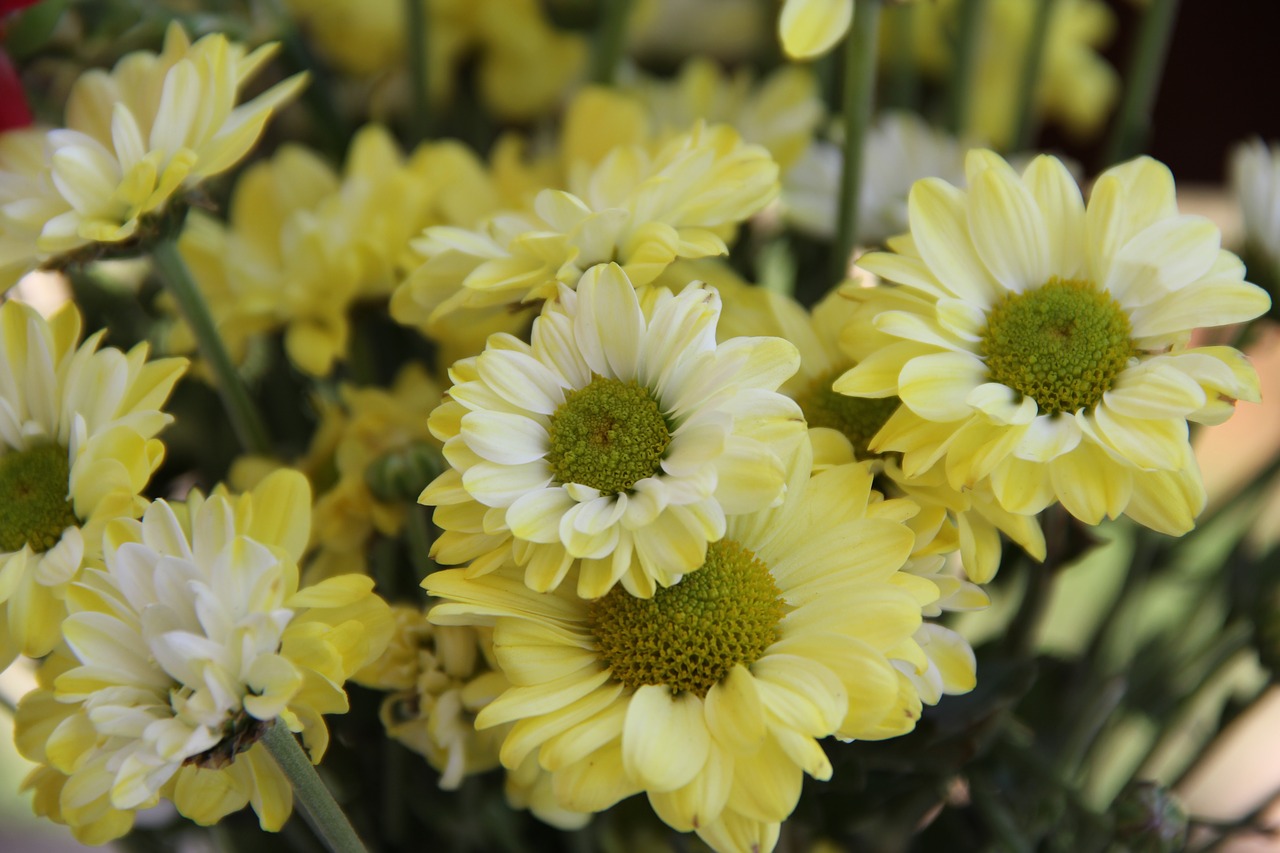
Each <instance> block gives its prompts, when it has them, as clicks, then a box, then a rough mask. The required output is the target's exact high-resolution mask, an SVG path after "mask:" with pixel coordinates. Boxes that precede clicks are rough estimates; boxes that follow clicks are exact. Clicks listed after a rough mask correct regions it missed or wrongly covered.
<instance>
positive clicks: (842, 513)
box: [424, 444, 938, 851]
mask: <svg viewBox="0 0 1280 853" xmlns="http://www.w3.org/2000/svg"><path fill="white" fill-rule="evenodd" d="M790 461H791V462H792V463H793V464H792V465H791V466H790V481H789V484H788V489H787V492H786V498H785V500H784V502H783V503H782V504H781V505H780V506H775V507H769V508H764V509H761V510H759V511H757V512H754V513H748V514H744V515H739V516H735V517H733V518H731V519H729V521H728V525H727V529H726V531H725V535H724V537H723V538H722V539H720V540H718V541H717V542H715V543H713V544H712V545H711V546H710V547H709V548H708V550H707V554H706V559H705V563H704V565H702V566H701V567H700V568H698V570H697V571H694V572H691V573H689V574H687V575H686V576H685V577H684V578H683V579H682V580H681V581H680V582H679V583H677V584H675V585H674V586H670V587H666V588H663V589H659V590H658V591H657V592H656V593H655V594H654V595H653V596H652V597H651V598H647V599H646V598H637V597H635V596H633V595H631V594H630V593H628V592H627V591H626V590H625V589H623V588H621V587H617V588H614V589H613V590H612V591H611V592H609V593H608V594H607V595H605V596H603V597H601V598H598V599H596V600H593V601H587V600H584V599H582V598H579V597H578V596H575V595H573V594H571V593H569V592H568V591H565V590H557V591H556V592H553V593H550V594H545V593H544V594H539V593H537V592H534V591H533V590H530V589H529V588H528V587H527V586H526V585H525V584H523V583H522V582H521V579H520V578H519V576H518V575H514V574H513V573H511V572H510V571H509V570H500V571H497V572H493V573H490V574H486V575H483V576H479V577H468V574H467V572H465V571H463V570H449V571H442V572H435V573H433V574H431V575H429V576H428V577H427V579H426V581H425V582H424V586H426V587H427V589H428V590H429V591H430V592H432V593H433V594H435V595H438V596H440V597H441V598H443V599H444V603H442V604H439V605H437V606H436V607H435V608H434V609H433V610H432V611H431V614H430V618H431V620H432V621H433V622H435V623H437V624H468V625H469V624H486V625H492V626H493V643H494V656H495V658H496V659H497V662H498V665H499V666H500V667H501V670H502V672H503V673H504V674H505V675H506V677H507V678H508V679H509V680H510V682H511V684H512V686H511V687H510V688H508V689H507V690H506V691H504V692H503V693H502V694H501V695H500V696H498V697H497V698H496V699H494V700H493V701H492V702H491V703H489V705H487V706H486V707H485V708H484V709H483V710H482V711H481V712H480V713H479V714H478V715H477V718H476V725H477V726H478V727H479V728H482V729H486V728H489V727H493V726H500V725H503V724H507V723H514V726H513V728H512V729H511V731H510V733H509V734H508V735H507V737H506V739H505V740H504V742H503V745H502V750H501V753H500V758H501V760H502V763H503V764H504V765H505V766H507V767H516V766H519V765H520V764H521V763H522V762H524V761H525V760H526V759H527V758H529V757H530V756H535V755H536V757H537V761H538V762H539V764H540V765H541V766H542V767H543V769H545V770H547V771H549V772H550V773H551V775H552V789H553V791H554V793H555V796H556V798H557V800H558V801H559V802H560V803H561V804H562V805H564V806H566V807H569V808H572V809H575V810H581V811H599V810H602V809H605V808H608V807H609V806H611V805H612V804H613V803H615V802H617V801H618V800H620V799H622V798H624V797H628V796H630V795H632V794H635V793H638V792H644V793H646V794H647V795H648V798H649V802H650V803H651V805H652V806H653V808H654V810H655V811H656V812H657V814H658V815H659V816H660V817H661V818H662V819H663V820H664V821H666V822H667V823H668V824H669V825H671V826H672V827H674V828H675V829H677V830H680V831H684V832H689V831H696V832H697V833H698V835H699V836H700V837H701V838H702V839H703V840H705V841H706V842H707V843H709V844H710V845H711V846H712V847H713V848H715V849H717V850H722V851H730V850H747V849H760V850H769V849H771V848H772V846H773V844H774V843H775V842H776V840H777V837H778V829H779V824H780V822H781V821H782V820H784V819H786V817H787V816H788V815H789V814H790V813H791V811H792V809H793V808H794V807H795V804H796V801H797V799H798V797H799V795H800V787H801V783H802V779H803V777H804V775H805V774H806V773H807V774H809V775H810V776H813V777H815V778H818V779H827V778H829V777H830V776H831V773H832V768H831V764H830V763H829V762H828V760H827V757H826V755H825V754H824V752H823V750H822V747H821V746H820V745H819V743H818V739H820V738H824V737H827V736H830V735H835V736H836V737H839V738H843V739H854V738H879V737H886V736H891V735H893V734H898V733H901V732H902V731H904V730H909V729H910V727H911V726H912V725H913V724H914V720H915V717H916V716H918V707H919V697H918V695H915V694H914V692H913V687H912V685H911V683H910V681H909V680H906V679H904V678H902V677H901V673H900V672H899V670H897V669H896V667H895V666H894V661H897V660H902V661H906V662H908V663H909V664H910V667H911V669H912V670H913V671H924V670H925V669H926V668H927V666H928V663H927V660H926V658H925V656H924V654H923V652H922V650H921V649H920V647H919V645H918V644H917V643H916V641H915V640H914V639H913V636H914V634H915V632H916V631H917V629H918V628H919V627H920V625H921V612H922V608H923V607H926V606H928V605H930V604H931V603H933V602H934V601H935V600H936V599H937V597H938V588H937V587H936V586H935V585H934V584H933V583H932V582H930V581H929V580H927V579H925V578H922V577H918V576H916V575H913V574H910V573H908V572H904V571H902V568H903V566H904V564H905V563H906V562H907V560H908V558H909V556H910V554H911V552H912V548H913V544H914V539H915V537H914V536H913V534H912V533H911V531H910V530H909V529H908V528H907V527H906V526H905V525H903V524H902V523H901V520H900V511H901V510H902V509H903V507H902V505H901V502H899V503H898V505H896V506H891V505H889V504H886V503H885V502H881V501H878V496H875V495H874V493H873V492H872V490H871V478H872V475H871V472H870V470H869V468H868V467H867V466H866V465H857V464H849V465H843V466H838V467H835V468H831V469H829V470H827V471H825V472H822V473H820V474H817V475H816V476H813V477H812V479H811V478H810V470H811V467H810V454H809V448H808V445H807V444H803V445H801V446H800V448H799V449H798V451H797V452H796V453H795V454H794V456H793V457H792V459H791V460H790Z"/></svg>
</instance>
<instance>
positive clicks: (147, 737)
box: [16, 471, 393, 843]
mask: <svg viewBox="0 0 1280 853" xmlns="http://www.w3.org/2000/svg"><path fill="white" fill-rule="evenodd" d="M310 501H311V499H310V490H309V488H308V486H307V481H306V478H305V477H303V476H302V475H301V474H299V473H297V472H296V471H278V472H276V473H274V474H272V475H271V476H269V477H267V478H266V479H265V480H264V481H263V482H262V483H261V484H260V485H259V486H258V487H257V488H256V489H254V490H253V492H252V493H250V494H247V495H240V496H236V497H232V496H230V495H228V494H227V493H226V492H225V491H222V490H216V491H215V492H214V493H213V494H212V495H211V496H209V497H208V498H207V499H206V498H204V497H203V496H201V495H200V494H198V493H196V494H193V495H192V496H191V497H190V498H189V499H188V501H187V503H186V504H185V505H178V506H170V505H169V504H168V503H166V502H164V501H157V502H155V503H153V504H152V505H151V506H150V507H149V508H148V509H147V512H146V514H145V515H144V516H143V518H142V520H141V521H133V520H117V521H114V522H112V523H111V524H110V525H109V526H108V528H107V531H106V533H105V536H104V559H105V568H104V569H88V570H86V571H85V573H84V574H83V576H82V579H81V580H80V581H79V582H78V583H75V584H73V585H72V586H71V587H70V588H69V589H68V591H67V609H68V611H69V613H70V615H69V616H68V617H67V620H66V622H65V623H64V624H63V635H64V637H65V639H66V643H67V649H68V652H66V653H62V652H60V653H59V655H60V656H62V655H64V654H65V655H66V656H67V657H68V658H71V657H74V660H69V659H68V660H64V661H59V660H58V659H56V658H55V659H54V662H53V663H52V664H51V666H52V667H53V668H54V670H55V671H56V672H58V673H59V674H58V675H57V676H56V678H52V679H50V678H46V679H45V681H44V686H43V687H42V688H41V689H38V690H36V691H34V692H33V693H31V694H28V695H27V696H26V697H24V698H23V700H22V702H21V703H20V705H19V709H18V714H17V719H16V722H17V739H18V744H19V748H20V749H22V750H23V752H24V754H25V755H27V757H28V758H30V759H31V760H33V761H37V762H39V763H40V764H42V765H45V766H44V767H43V768H41V769H40V770H37V771H36V773H35V774H34V775H33V776H32V777H31V778H30V779H29V780H28V785H30V786H34V787H36V788H37V790H38V794H37V802H36V809H37V811H40V812H42V813H44V814H46V815H47V816H48V817H50V818H52V819H54V820H57V821H59V822H62V823H66V824H67V825H69V826H70V827H71V829H72V831H73V832H74V833H75V834H76V835H77V837H79V838H81V839H82V840H86V841H90V842H93V843H102V842H103V841H106V840H109V839H110V838H113V837H118V836H120V835H123V834H124V833H125V832H127V831H128V829H129V828H130V825H131V824H132V818H133V813H134V812H135V811H136V810H138V809H143V808H148V807H150V806H152V805H155V804H156V802H158V801H159V799H160V798H161V797H164V798H166V799H171V800H173V802H174V804H175V805H176V806H177V808H178V810H179V811H180V812H181V813H182V814H184V815H186V816H187V817H189V818H191V819H192V820H194V821H196V822H197V823H201V824H209V823H214V822H216V821H218V820H220V819H221V818H222V817H223V816H225V815H226V814H228V813H230V812H232V811H235V810H237V809H240V808H242V807H243V806H245V805H246V804H247V803H252V805H253V807H254V810H255V811H257V812H258V817H259V820H260V822H261V825H262V828H263V829H266V830H269V831H276V830H278V829H279V828H280V827H281V826H282V825H283V824H284V821H285V819H286V818H287V817H288V816H289V812H290V809H291V805H292V795H291V792H290V787H289V783H288V782H287V780H286V779H285V778H284V775H283V773H282V772H281V770H280V769H279V767H278V766H277V765H276V763H275V761H274V760H273V759H271V758H270V756H269V755H268V754H267V753H266V750H265V748H264V747H263V746H262V745H261V744H259V743H258V740H259V739H260V738H261V736H262V735H263V734H264V733H265V730H266V727H267V726H269V725H285V726H288V727H289V729H290V730H291V731H295V732H301V733H302V737H303V741H304V743H305V745H306V747H307V749H308V751H309V753H310V757H311V759H312V761H314V762H316V763H318V762H319V761H320V759H321V757H322V756H323V755H324V752H325V749H326V747H327V746H328V741H329V735H328V730H327V728H326V727H325V724H324V721H323V719H322V717H321V715H322V714H332V713H343V712H345V711H346V710H347V697H346V694H345V693H344V692H343V690H342V683H343V682H344V681H346V680H347V679H348V678H350V677H351V675H352V674H353V673H354V672H356V671H357V670H359V669H360V668H362V667H364V666H366V665H367V664H368V663H369V662H370V661H372V660H375V659H376V658H377V657H378V656H379V655H380V654H381V653H382V650H383V649H384V648H385V647H386V644H387V642H388V640H389V638H390V635H391V631H392V627H393V626H392V621H391V618H390V612H389V610H388V608H387V605H386V604H385V603H384V602H383V601H382V600H381V599H380V598H378V597H377V596H376V595H374V594H373V593H372V587H373V582H372V581H371V580H369V579H368V578H365V577H359V576H354V575H347V576H343V577H338V578H332V579H330V580H328V581H325V582H323V583H320V584H316V585H314V586H310V587H305V588H302V589H299V586H298V567H297V560H298V558H299V557H300V556H301V554H302V550H303V548H304V547H305V545H306V542H307V536H308V533H309V530H310V525H311V518H310ZM77 663H78V665H76V664H77ZM47 665H50V664H47Z"/></svg>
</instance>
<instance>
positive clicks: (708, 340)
mask: <svg viewBox="0 0 1280 853" xmlns="http://www.w3.org/2000/svg"><path fill="white" fill-rule="evenodd" d="M646 303H647V304H646V307H645V308H643V309H642V307H641V303H640V301H639V299H638V298H637V295H636V292H635V290H634V288H633V286H632V283H631V282H630V281H628V279H627V276H626V275H625V274H624V273H623V272H622V270H621V269H620V268H619V267H618V266H617V265H616V264H609V265H601V266H598V267H594V268H593V269H591V270H590V271H588V273H587V274H586V275H585V276H583V279H582V283H581V284H579V286H578V291H577V292H576V293H575V292H574V291H572V290H569V289H568V288H567V287H566V288H562V289H561V292H560V298H559V302H558V303H555V304H553V305H549V306H548V310H546V311H544V313H543V314H542V316H540V317H539V318H538V319H537V320H536V321H535V322H534V327H533V335H532V345H530V344H526V343H524V342H523V341H520V340H518V339H516V338H514V337H511V336H509V335H495V336H494V337H493V338H491V339H490V340H489V345H488V347H486V349H485V351H484V352H483V353H481V354H480V355H479V356H478V357H476V358H474V359H469V360H466V361H462V362H459V363H458V364H455V365H454V366H453V368H452V370H451V371H450V375H451V377H452V378H453V381H454V386H453V388H452V389H450V391H449V393H448V396H449V398H450V399H449V402H447V403H446V404H445V405H443V406H441V407H440V408H439V409H437V410H436V412H435V413H434V414H433V415H432V418H431V429H432V432H433V433H434V434H435V435H436V437H437V438H439V439H441V440H442V441H444V442H445V445H444V455H445V458H446V459H447V460H448V461H449V464H450V465H451V466H452V468H451V469H450V470H449V471H446V472H445V473H444V474H442V475H441V476H440V477H439V478H438V479H437V480H436V481H435V482H434V483H432V484H431V485H430V486H429V487H428V488H427V489H426V491H424V492H423V493H422V497H421V498H420V500H421V502H422V503H426V504H430V505H434V506H436V507H437V509H436V513H435V520H436V524H438V525H439V526H440V527H441V528H442V529H443V530H444V533H443V534H442V535H441V536H440V538H439V539H437V540H436V543H435V546H434V551H433V555H434V556H435V557H436V558H437V559H438V560H440V561H441V562H444V563H449V564H458V563H465V562H471V561H474V562H472V565H471V568H470V572H471V573H472V574H480V573H483V572H487V571H491V570H493V569H495V568H497V567H498V566H500V565H502V564H503V563H504V562H507V561H510V560H514V561H515V562H516V563H517V564H518V565H520V566H523V567H524V568H525V579H526V580H527V582H528V584H529V586H530V587H531V588H533V589H535V590H538V591H546V590H551V589H555V588H556V587H557V586H558V585H559V584H560V582H561V581H562V580H563V579H564V578H565V576H566V575H567V574H568V573H569V571H570V569H571V568H573V567H574V566H575V565H576V566H579V567H580V573H579V574H578V577H577V588H578V592H579V594H581V595H583V596H585V597H587V598H597V597H599V596H602V595H604V594H605V593H606V592H608V591H609V589H610V588H611V587H613V585H614V584H615V583H617V582H618V581H619V580H620V581H622V583H623V584H624V585H625V586H626V588H627V589H628V590H629V591H630V592H631V593H632V594H634V595H640V596H649V595H652V594H653V592H654V589H655V587H656V586H670V585H671V584H673V583H676V582H677V581H678V580H679V579H680V577H681V575H683V574H684V573H686V572H689V571H692V570H694V569H696V568H697V567H698V566H699V565H701V564H702V562H703V561H704V560H705V559H706V553H707V544H708V543H709V542H714V541H716V540H717V539H719V538H720V537H721V536H723V535H724V531H725V517H726V515H732V514H737V513H743V512H751V511H754V510H757V509H760V508H761V507H763V506H768V505H770V504H771V503H773V502H774V501H776V500H777V499H778V498H779V496H780V495H781V493H782V491H783V488H784V483H785V478H786V467H785V465H784V463H783V459H784V458H785V457H786V454H787V453H789V452H790V450H789V448H790V447H792V446H794V445H795V444H797V443H799V442H801V441H803V440H804V434H805V433H804V421H803V419H802V418H801V417H800V412H799V409H798V408H797V407H796V405H795V404H794V403H793V402H791V401H790V400H789V399H787V398H786V397H784V396H783V395H781V394H778V393H776V391H775V390H774V389H776V388H777V387H778V384H779V383H780V382H782V381H783V380H785V379H786V378H787V377H788V376H790V375H791V374H792V373H793V372H794V371H795V368H796V351H795V347H793V346H792V345H791V344H789V343H787V342H786V341H783V340H779V339H776V338H739V339H736V340H733V341H729V342H727V343H725V344H722V345H719V346H717V345H716V341H715V330H716V320H717V318H718V317H719V314H720V298H719V295H718V294H717V293H716V292H715V291H714V290H710V289H704V288H702V287H696V286H691V287H689V288H687V289H685V290H684V291H683V292H681V293H680V294H678V295H675V296H672V295H671V293H670V291H667V290H665V289H655V290H654V291H652V292H651V293H650V294H648V298H646Z"/></svg>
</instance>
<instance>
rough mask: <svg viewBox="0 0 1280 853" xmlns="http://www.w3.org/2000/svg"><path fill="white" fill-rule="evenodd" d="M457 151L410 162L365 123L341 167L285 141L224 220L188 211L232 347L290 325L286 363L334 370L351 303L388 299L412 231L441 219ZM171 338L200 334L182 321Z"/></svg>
mask: <svg viewBox="0 0 1280 853" xmlns="http://www.w3.org/2000/svg"><path fill="white" fill-rule="evenodd" d="M458 159H459V157H458V153H457V148H456V146H454V145H453V144H452V143H443V144H440V145H437V146H422V147H421V148H419V149H418V150H417V151H416V152H414V154H413V156H412V157H411V158H409V159H408V160H407V161H406V159H405V158H404V157H403V156H402V155H401V153H400V149H399V147H398V146H397V144H396V142H395V140H394V139H392V137H391V134H390V133H389V132H388V131H387V130H386V129H385V128H383V127H381V126H378V125H370V126H368V127H365V128H363V129H361V130H360V132H359V133H357V134H356V136H355V138H354V139H353V141H352V144H351V151H350V154H349V155H348V157H347V164H346V169H345V171H344V173H343V175H342V176H339V175H337V174H335V173H334V171H333V170H332V169H331V168H330V167H329V165H328V164H327V163H326V162H325V161H324V160H323V159H322V158H321V157H320V156H319V155H318V154H316V153H314V152H312V151H310V150H308V149H306V148H303V147H302V146H297V145H289V146H285V147H284V148H283V149H281V151H280V152H279V153H277V154H276V155H275V156H274V157H272V158H271V159H270V160H268V161H265V162H262V163H257V164H255V165H253V166H252V167H250V168H249V169H247V170H246V171H245V173H244V175H243V176H242V177H241V178H240V180H239V181H238V182H237V183H236V189H235V193H234V195H233V196H232V199H231V210H230V218H229V219H230V221H229V222H228V223H227V224H225V225H224V224H223V223H221V222H219V221H218V220H216V219H214V218H213V217H211V216H208V215H206V214H203V213H200V212H199V211H193V212H192V213H191V214H190V215H189V217H188V221H187V226H186V229H185V230H184V231H183V234H182V238H181V241H180V242H179V248H180V249H181V251H182V256H183V259H184V260H185V261H186V262H187V265H188V266H189V267H190V269H191V271H192V275H193V276H194V277H195V279H196V283H197V285H198V286H199V287H200V289H201V291H202V292H203V293H204V294H205V299H206V301H207V302H208V304H209V307H210V310H211V311H212V312H213V315H214V319H215V321H216V322H217V324H218V330H219V332H220V334H221V335H222V337H223V338H224V340H225V341H226V342H227V345H228V348H229V349H230V350H231V352H232V353H233V355H234V356H236V357H243V354H244V352H245V349H246V346H247V344H248V342H249V341H251V340H252V339H253V338H255V337H256V336H259V335H262V334H264V333H267V332H272V331H275V330H277V329H281V328H283V329H284V344H285V352H286V353H287V354H288V356H289V359H290V361H292V362H293V363H294V364H295V365H297V366H298V367H299V368H300V369H301V370H303V371H304V372H306V373H308V374H311V375H313V376H326V375H328V374H329V373H330V372H331V371H332V370H333V366H334V364H335V362H336V361H338V360H339V359H342V358H345V356H346V354H347V347H348V343H349V339H350V323H349V321H348V314H349V312H350V309H351V306H352V305H353V303H355V302H356V301H358V300H365V299H385V298H386V297H387V295H388V294H390V292H391V290H392V289H393V288H394V286H395V285H396V284H397V283H398V281H399V280H400V277H401V276H402V274H403V272H404V270H405V268H406V267H409V266H411V265H416V264H417V262H418V259H416V258H414V257H413V256H412V254H411V252H410V250H409V240H410V238H411V237H413V236H414V235H416V234H418V233H419V232H420V231H421V230H422V228H423V227H425V226H426V225H429V224H434V223H436V222H440V221H441V219H442V217H441V216H440V214H439V212H438V211H439V206H440V203H441V201H442V197H443V196H444V194H445V192H447V189H448V188H449V186H450V185H451V183H452V181H451V180H450V179H449V172H451V171H453V166H454V164H455V163H456V161H457V160H458ZM170 346H171V347H173V348H175V349H179V350H182V351H186V350H190V349H194V348H195V341H194V339H192V338H191V337H190V334H189V332H187V331H186V329H185V326H184V327H180V331H178V333H177V334H176V335H175V336H174V337H173V339H172V340H171V341H170Z"/></svg>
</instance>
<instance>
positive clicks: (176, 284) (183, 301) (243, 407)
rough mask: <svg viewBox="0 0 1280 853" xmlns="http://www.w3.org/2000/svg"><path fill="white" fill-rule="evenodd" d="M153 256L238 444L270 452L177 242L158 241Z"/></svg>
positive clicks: (261, 425)
mask: <svg viewBox="0 0 1280 853" xmlns="http://www.w3.org/2000/svg"><path fill="white" fill-rule="evenodd" d="M152 258H153V260H154V261H155V265H156V269H157V271H158V272H159V273H160V279H161V281H163V282H164V286H165V289H166V290H168V291H169V293H170V294H171V295H172V296H173V300H174V302H175V303H177V306H178V310H179V311H180V312H181V313H182V317H183V319H185V320H186V321H187V324H188V325H189V326H191V330H192V332H193V333H194V334H195V336H196V343H197V345H198V346H199V348H200V355H201V356H203V357H204V360H205V361H207V362H208V363H209V366H210V368H211V369H212V370H213V373H214V377H215V379H216V382H217V388H218V394H219V396H221V397H222V402H223V404H224V405H225V406H226V407H227V416H228V417H229V418H230V419H231V426H232V428H233V429H234V430H235V431H236V437H237V438H239V440H240V444H241V445H242V446H243V447H244V448H245V449H246V450H248V451H251V452H254V453H269V452H270V451H271V439H270V436H269V434H268V432H267V428H266V425H265V424H264V423H263V422H262V416H261V415H260V414H259V412H258V409H257V407H256V406H255V405H254V403H253V400H252V398H250V396H249V389H248V388H246V387H245V385H244V381H243V380H241V378H240V374H239V373H238V372H237V371H236V367H235V365H234V364H233V363H232V361H231V356H230V355H229V354H228V353H227V348H226V346H225V345H224V344H223V342H222V337H221V336H220V335H219V334H218V328H217V326H216V325H214V322H213V315H212V314H210V313H209V306H208V304H206V302H205V300H204V297H203V296H201V294H200V290H199V289H198V288H197V287H196V283H195V281H194V280H193V279H192V278H191V271H190V270H189V269H187V265H186V263H185V262H184V261H183V260H182V255H181V254H179V252H178V244H177V243H176V242H175V241H174V240H173V239H164V240H161V241H159V242H158V243H157V244H156V245H155V247H154V248H153V249H152Z"/></svg>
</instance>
